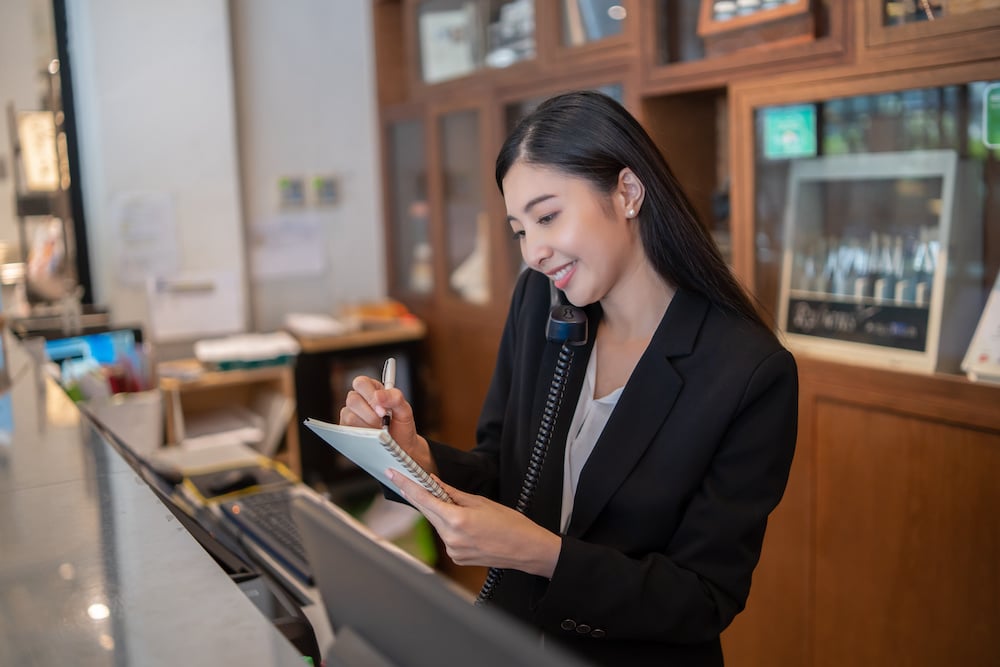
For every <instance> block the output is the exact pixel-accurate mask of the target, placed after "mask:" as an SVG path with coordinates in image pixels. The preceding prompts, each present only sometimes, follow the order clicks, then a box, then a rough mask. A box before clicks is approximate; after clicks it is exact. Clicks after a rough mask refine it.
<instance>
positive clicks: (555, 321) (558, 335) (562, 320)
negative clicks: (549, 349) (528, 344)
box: [545, 303, 587, 346]
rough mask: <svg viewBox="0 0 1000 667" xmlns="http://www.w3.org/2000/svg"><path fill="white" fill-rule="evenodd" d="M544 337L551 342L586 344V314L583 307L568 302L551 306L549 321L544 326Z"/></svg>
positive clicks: (575, 344) (574, 344)
mask: <svg viewBox="0 0 1000 667" xmlns="http://www.w3.org/2000/svg"><path fill="white" fill-rule="evenodd" d="M545 337H546V338H547V339H548V340H549V342H552V343H564V344H566V345H573V346H579V345H586V343H587V314H586V313H585V312H583V309H581V308H577V307H576V306H572V305H570V304H568V303H560V304H556V305H555V306H552V308H551V310H549V322H548V325H547V326H546V327H545Z"/></svg>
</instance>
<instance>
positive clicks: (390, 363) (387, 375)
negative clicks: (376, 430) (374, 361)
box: [382, 357, 396, 429]
mask: <svg viewBox="0 0 1000 667" xmlns="http://www.w3.org/2000/svg"><path fill="white" fill-rule="evenodd" d="M395 386H396V359H395V357H389V358H388V359H386V360H385V365H384V366H382V387H383V388H385V389H392V388H393V387H395ZM391 420H392V410H386V411H385V416H384V417H382V428H384V429H388V428H389V422H390V421H391Z"/></svg>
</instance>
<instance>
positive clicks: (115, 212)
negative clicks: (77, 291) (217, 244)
mask: <svg viewBox="0 0 1000 667" xmlns="http://www.w3.org/2000/svg"><path fill="white" fill-rule="evenodd" d="M111 222H112V229H114V230H116V233H115V235H114V236H115V238H117V239H118V253H117V264H118V280H119V281H120V282H121V283H122V284H123V285H130V286H134V287H139V286H142V285H145V284H146V281H147V279H149V278H150V277H153V276H170V275H174V274H175V273H176V272H177V270H178V269H179V268H180V251H179V249H178V243H177V221H176V219H175V217H174V202H173V198H172V197H171V196H170V195H169V194H168V193H166V192H120V193H118V194H116V195H114V197H113V198H112V200H111Z"/></svg>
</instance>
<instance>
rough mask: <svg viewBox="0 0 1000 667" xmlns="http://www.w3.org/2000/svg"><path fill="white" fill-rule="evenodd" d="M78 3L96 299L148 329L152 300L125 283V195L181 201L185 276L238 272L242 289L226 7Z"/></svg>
mask: <svg viewBox="0 0 1000 667" xmlns="http://www.w3.org/2000/svg"><path fill="white" fill-rule="evenodd" d="M67 6H68V11H69V17H68V23H69V48H70V57H71V58H72V59H73V75H74V93H75V100H76V109H77V123H78V129H79V137H80V147H79V148H80V157H81V179H82V181H83V198H84V207H85V215H86V223H87V233H88V240H89V242H90V249H91V267H92V273H93V282H94V297H95V298H94V300H95V302H97V303H102V304H106V305H108V306H109V307H110V308H111V312H112V316H113V318H114V319H115V321H117V322H136V321H145V316H146V306H145V291H144V290H143V289H142V288H141V287H136V286H131V285H127V284H123V283H122V282H121V281H119V280H118V275H119V266H120V253H121V249H122V248H121V245H120V243H121V230H120V229H118V228H116V225H115V221H114V220H113V218H112V207H111V204H112V201H113V199H114V197H115V196H116V195H117V194H119V193H128V192H143V191H146V192H162V193H167V194H169V195H170V196H171V197H172V199H173V210H174V218H175V221H176V229H177V244H178V248H179V258H180V269H181V270H199V269H221V270H226V271H232V272H235V273H236V274H237V275H238V277H239V281H240V284H242V283H243V282H245V265H246V262H245V256H244V249H243V219H242V212H241V209H240V197H239V178H238V166H237V153H236V133H235V127H234V117H235V107H234V101H233V79H232V62H231V56H230V54H231V50H230V43H229V13H228V8H227V5H226V2H225V0H174V1H172V2H155V1H153V0H142V1H138V2H137V1H135V0H78V1H76V2H70V3H67ZM240 298H242V299H243V300H244V301H245V293H244V294H241V295H240ZM235 305H236V306H237V307H239V308H240V310H241V311H242V312H243V313H245V312H246V307H245V303H240V304H235Z"/></svg>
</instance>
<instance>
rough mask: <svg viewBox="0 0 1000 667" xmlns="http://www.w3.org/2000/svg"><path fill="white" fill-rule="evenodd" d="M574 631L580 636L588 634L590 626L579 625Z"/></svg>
mask: <svg viewBox="0 0 1000 667" xmlns="http://www.w3.org/2000/svg"><path fill="white" fill-rule="evenodd" d="M576 631H577V632H579V633H580V634H581V635H585V634H587V633H588V632H590V626H589V625H587V624H586V623H581V624H580V625H578V626H576Z"/></svg>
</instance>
